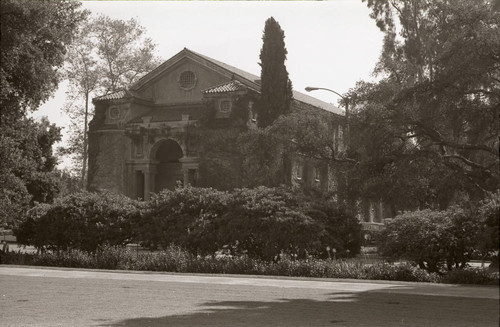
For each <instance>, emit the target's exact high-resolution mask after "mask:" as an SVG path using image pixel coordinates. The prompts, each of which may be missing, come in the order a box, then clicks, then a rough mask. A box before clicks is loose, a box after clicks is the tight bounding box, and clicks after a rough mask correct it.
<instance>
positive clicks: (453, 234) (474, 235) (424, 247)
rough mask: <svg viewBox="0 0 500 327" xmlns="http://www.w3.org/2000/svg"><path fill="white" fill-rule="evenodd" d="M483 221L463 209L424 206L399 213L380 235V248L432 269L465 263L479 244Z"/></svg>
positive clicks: (450, 267) (396, 256) (391, 254)
mask: <svg viewBox="0 0 500 327" xmlns="http://www.w3.org/2000/svg"><path fill="white" fill-rule="evenodd" d="M479 229H480V225H479V223H478V220H477V219H475V217H473V216H471V215H469V214H467V213H466V212H465V211H464V210H463V209H461V208H457V207H452V208H450V209H448V210H446V211H432V210H422V211H414V212H407V213H404V214H402V215H399V216H397V217H396V218H395V219H393V220H392V221H391V222H390V223H388V224H387V225H386V228H385V230H384V231H383V232H382V233H381V235H380V237H379V250H380V251H381V253H382V254H383V255H385V256H387V257H389V258H396V259H398V258H405V259H408V260H411V261H414V262H416V263H418V265H419V266H420V267H421V268H423V269H426V270H427V271H429V272H438V271H439V270H440V269H441V268H442V267H444V266H445V265H446V267H447V268H448V270H451V269H452V268H453V266H455V267H465V265H466V263H467V261H468V260H470V258H471V256H472V254H473V252H474V249H475V248H476V247H477V241H478V232H479Z"/></svg>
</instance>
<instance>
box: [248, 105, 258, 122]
mask: <svg viewBox="0 0 500 327" xmlns="http://www.w3.org/2000/svg"><path fill="white" fill-rule="evenodd" d="M248 109H249V111H250V120H251V121H252V123H256V122H257V111H256V110H255V109H254V108H253V101H249V102H248Z"/></svg>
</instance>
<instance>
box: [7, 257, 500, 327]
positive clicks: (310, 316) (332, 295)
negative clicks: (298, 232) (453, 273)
mask: <svg viewBox="0 0 500 327" xmlns="http://www.w3.org/2000/svg"><path fill="white" fill-rule="evenodd" d="M0 296H1V298H0V326H247V327H248V326H273V327H274V326H454V327H456V326H464V327H465V326H467V327H470V326H498V323H499V288H498V287H497V286H460V285H446V284H428V283H404V282H386V281H359V280H336V279H315V278H282V277H271V276H239V275H205V274H204V275H196V274H173V273H151V272H130V271H100V270H86V269H61V268H41V267H26V266H9V265H0Z"/></svg>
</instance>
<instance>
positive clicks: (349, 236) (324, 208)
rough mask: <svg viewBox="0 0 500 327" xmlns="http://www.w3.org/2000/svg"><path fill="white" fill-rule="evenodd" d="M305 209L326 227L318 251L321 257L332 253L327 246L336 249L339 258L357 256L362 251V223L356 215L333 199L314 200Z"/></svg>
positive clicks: (326, 256)
mask: <svg viewBox="0 0 500 327" xmlns="http://www.w3.org/2000/svg"><path fill="white" fill-rule="evenodd" d="M305 209H306V212H307V214H308V215H309V216H311V217H312V218H313V219H314V220H316V221H317V222H319V223H321V225H322V226H323V228H324V233H323V234H321V237H320V242H321V244H320V246H319V252H318V253H317V254H318V255H319V256H320V257H322V258H328V257H329V256H330V255H331V253H328V252H327V251H326V248H327V246H328V247H330V248H331V249H333V248H334V249H335V250H336V254H335V256H336V257H337V258H348V257H355V256H356V255H358V254H359V253H360V250H361V225H360V223H359V221H358V219H357V218H356V217H354V216H353V215H351V214H348V213H347V212H346V211H345V210H344V209H342V208H339V207H338V206H337V205H336V204H335V203H333V202H331V201H323V202H318V201H314V202H311V203H310V204H307V205H306V208H305Z"/></svg>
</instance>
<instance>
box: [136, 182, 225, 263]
mask: <svg viewBox="0 0 500 327" xmlns="http://www.w3.org/2000/svg"><path fill="white" fill-rule="evenodd" d="M228 198H229V195H228V194H227V193H226V192H220V191H217V190H214V189H211V188H196V187H184V188H177V189H176V190H175V191H169V190H165V191H162V192H161V193H160V194H158V195H155V196H154V197H153V199H152V200H151V201H150V202H149V203H148V204H147V206H148V207H149V209H148V210H147V211H146V213H145V214H144V216H143V217H142V219H141V220H140V222H139V224H137V230H138V232H139V235H140V236H139V238H140V241H141V243H142V244H143V245H146V246H148V247H151V248H156V247H158V246H161V247H163V248H167V247H168V246H169V245H170V244H172V243H174V244H176V245H179V246H182V247H183V248H186V249H188V250H189V251H190V252H192V253H195V254H207V253H214V252H215V251H216V250H217V249H218V248H219V247H221V246H222V244H220V243H219V242H218V240H217V236H216V235H217V233H216V230H217V229H218V227H217V225H216V223H217V222H216V218H217V217H220V216H221V215H222V213H223V212H224V211H225V209H226V203H227V201H228Z"/></svg>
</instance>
